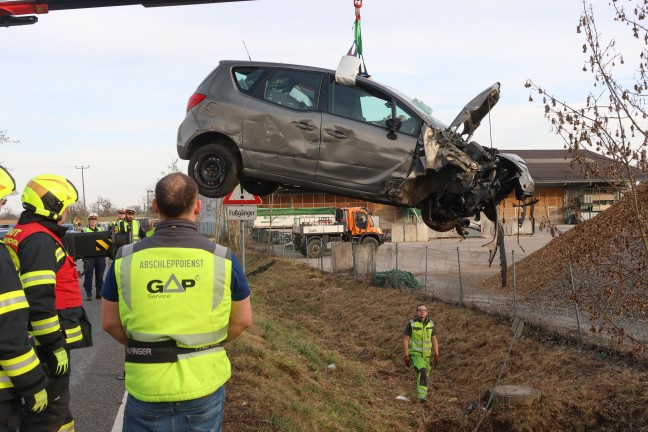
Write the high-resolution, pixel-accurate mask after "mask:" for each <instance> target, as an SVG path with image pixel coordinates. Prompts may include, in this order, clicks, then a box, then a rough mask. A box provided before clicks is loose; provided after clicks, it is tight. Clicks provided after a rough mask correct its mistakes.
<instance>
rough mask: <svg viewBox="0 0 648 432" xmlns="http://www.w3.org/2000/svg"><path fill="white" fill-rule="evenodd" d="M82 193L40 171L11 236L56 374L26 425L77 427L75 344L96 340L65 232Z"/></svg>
mask: <svg viewBox="0 0 648 432" xmlns="http://www.w3.org/2000/svg"><path fill="white" fill-rule="evenodd" d="M77 199H78V193H77V190H76V188H75V187H74V185H73V184H72V183H70V181H69V180H67V179H66V178H64V177H61V176H58V175H54V174H44V175H39V176H37V177H34V178H33V179H31V180H30V181H29V183H28V184H27V186H25V189H24V191H23V194H22V203H23V208H24V209H25V211H23V212H22V214H21V215H20V219H19V220H18V224H17V225H16V226H15V227H14V228H13V229H12V230H11V231H10V232H9V233H8V234H7V235H6V236H5V243H6V244H7V246H9V247H10V248H11V250H12V251H13V254H14V256H16V257H17V259H18V262H19V268H20V281H21V282H22V285H23V288H24V290H25V296H26V298H27V301H28V302H29V330H30V334H31V335H32V336H33V337H34V341H35V344H36V353H37V354H38V357H39V358H40V360H41V363H44V364H45V368H46V371H47V374H48V378H49V380H50V383H49V385H48V387H47V394H48V401H49V405H48V407H47V408H46V409H45V410H44V411H43V412H42V413H40V414H34V413H30V412H26V413H25V412H24V413H23V418H22V423H21V430H24V431H29V432H40V431H48V432H49V431H53V432H56V431H58V432H63V431H65V432H69V431H73V430H74V420H73V419H72V414H71V413H70V368H69V360H68V358H69V350H70V349H74V348H83V347H86V346H91V345H92V335H91V332H90V323H89V321H88V318H87V316H86V314H85V311H84V310H83V306H82V301H83V300H82V297H81V287H80V286H79V274H78V272H77V270H76V262H75V261H74V259H73V258H72V257H71V256H69V255H68V254H67V253H66V252H65V249H64V248H63V244H62V243H61V238H62V237H63V235H65V227H62V226H61V224H62V223H63V222H64V221H65V218H66V216H67V213H68V207H69V206H70V205H71V204H73V203H74V202H76V201H77Z"/></svg>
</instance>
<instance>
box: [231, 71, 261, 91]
mask: <svg viewBox="0 0 648 432" xmlns="http://www.w3.org/2000/svg"><path fill="white" fill-rule="evenodd" d="M263 72H264V69H263V68H261V67H257V66H241V67H237V68H234V69H233V70H232V73H233V74H234V81H235V82H236V86H237V87H238V89H239V90H241V91H242V92H243V93H246V94H252V87H253V86H254V83H256V82H257V80H258V79H259V78H261V77H262V76H263Z"/></svg>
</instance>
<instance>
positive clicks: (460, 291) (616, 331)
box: [252, 243, 648, 358]
mask: <svg viewBox="0 0 648 432" xmlns="http://www.w3.org/2000/svg"><path fill="white" fill-rule="evenodd" d="M354 246H355V245H354ZM252 247H253V248H255V249H257V250H260V249H261V250H263V251H264V252H265V253H270V254H273V255H274V256H277V257H281V258H284V259H290V260H295V261H301V262H304V263H306V264H308V265H310V266H312V267H316V268H318V269H320V270H321V271H323V272H327V273H331V272H333V271H334V263H333V260H332V259H331V256H330V255H329V254H324V255H323V256H321V257H318V258H311V257H304V256H303V255H302V254H301V253H300V252H298V251H295V250H293V248H292V245H291V244H290V243H287V244H285V245H268V244H262V245H260V244H255V243H252ZM353 255H354V256H355V254H353ZM525 256H526V255H525V254H521V253H519V252H518V253H516V252H515V251H513V252H510V253H508V254H507V263H508V266H509V267H508V271H509V272H511V273H512V274H511V275H510V279H509V280H510V282H509V283H508V286H507V287H501V276H500V263H499V257H496V259H495V260H494V261H493V263H492V265H490V266H489V264H488V259H489V252H484V251H466V250H460V249H459V248H449V249H439V248H433V247H431V246H429V245H426V244H421V243H416V244H408V243H385V244H384V245H382V246H381V247H380V248H379V249H378V250H377V252H376V253H375V272H376V274H377V275H378V274H380V273H382V272H393V271H394V270H398V271H399V272H398V273H400V272H403V273H407V274H408V276H409V279H404V280H405V281H407V280H412V278H414V279H416V282H418V287H417V288H412V287H411V286H408V284H407V283H403V286H401V287H398V286H397V288H402V289H408V290H412V289H413V290H416V291H417V292H420V293H421V294H422V295H423V296H425V297H429V298H431V299H436V300H439V301H442V302H445V303H450V304H455V305H460V306H462V307H470V308H476V309H479V310H482V311H485V312H487V313H490V314H496V315H500V316H510V317H511V318H515V317H518V318H521V319H523V320H524V321H525V322H527V323H531V324H534V325H536V326H539V327H541V328H543V329H546V330H548V331H551V332H557V333H560V334H563V335H564V336H567V337H570V338H574V339H576V340H578V341H579V343H581V344H583V343H588V344H595V345H598V346H603V347H610V348H614V349H620V350H628V351H634V352H637V353H639V355H641V356H643V357H644V358H645V357H646V352H645V349H643V348H642V347H645V346H647V345H648V319H645V315H644V316H643V317H642V316H635V317H632V318H628V317H624V316H622V314H618V315H617V314H615V313H607V314H606V316H604V317H602V316H600V315H599V316H597V317H596V318H595V319H592V318H591V316H593V315H590V313H588V312H587V311H588V310H591V301H592V299H591V298H588V297H587V296H586V295H583V290H584V289H589V288H590V287H591V286H592V283H593V281H592V279H591V272H588V271H586V270H584V269H577V268H572V266H571V263H569V265H568V267H569V268H570V274H569V281H568V283H566V285H564V286H561V287H558V288H556V287H553V288H552V290H551V291H550V292H549V291H546V292H545V291H543V292H535V293H529V294H526V295H520V293H518V292H517V287H516V274H515V264H516V262H517V261H520V260H521V259H522V258H524V257H525ZM566 267H567V266H566ZM353 274H354V273H353V271H351V272H349V277H353ZM396 280H398V279H396ZM391 285H393V281H392V282H391ZM608 309H609V310H610V311H612V312H614V311H615V310H617V309H615V308H608ZM640 315H641V314H640ZM610 330H612V331H610ZM619 335H622V336H621V337H619Z"/></svg>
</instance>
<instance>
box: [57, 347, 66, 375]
mask: <svg viewBox="0 0 648 432" xmlns="http://www.w3.org/2000/svg"><path fill="white" fill-rule="evenodd" d="M53 354H54V357H56V371H55V372H54V374H55V375H63V374H65V373H66V372H67V370H68V355H67V352H66V351H65V348H59V349H57V350H56V351H54V353H53Z"/></svg>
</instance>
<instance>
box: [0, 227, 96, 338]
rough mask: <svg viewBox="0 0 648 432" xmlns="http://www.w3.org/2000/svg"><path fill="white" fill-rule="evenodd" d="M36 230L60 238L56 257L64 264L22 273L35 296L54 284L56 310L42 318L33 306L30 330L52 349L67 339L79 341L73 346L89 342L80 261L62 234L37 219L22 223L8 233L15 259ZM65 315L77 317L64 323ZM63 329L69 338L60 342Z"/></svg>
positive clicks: (23, 283)
mask: <svg viewBox="0 0 648 432" xmlns="http://www.w3.org/2000/svg"><path fill="white" fill-rule="evenodd" d="M35 233H45V234H47V235H49V236H50V237H51V238H52V239H53V240H54V241H55V242H56V245H57V248H56V251H55V259H56V262H57V263H61V265H60V267H59V269H58V271H56V270H55V269H51V270H38V271H32V272H28V273H21V274H20V281H21V282H22V285H23V288H24V289H25V290H26V292H28V293H29V295H32V296H39V295H41V294H40V292H41V291H39V289H40V288H41V287H40V285H54V297H55V310H52V311H47V315H48V316H42V317H40V318H38V319H35V318H34V316H33V314H32V313H31V310H30V326H31V330H30V333H31V334H32V335H33V336H35V337H36V340H35V344H36V345H45V346H47V347H48V348H49V349H50V350H53V349H56V348H58V347H60V346H62V345H64V343H67V344H72V343H76V345H75V346H73V347H70V348H78V347H82V346H85V344H84V343H82V339H83V337H82V335H81V326H80V323H79V319H78V317H80V316H81V315H82V310H81V308H82V303H83V299H82V297H81V288H80V286H79V273H78V272H77V269H76V262H75V261H74V259H73V258H72V257H71V256H69V255H68V254H67V253H66V252H65V249H64V248H63V244H62V243H61V241H60V239H59V237H58V236H57V235H56V234H54V233H53V232H52V231H50V230H49V229H47V228H46V227H45V226H43V225H41V224H40V223H37V222H31V223H27V224H18V225H16V226H14V228H13V229H12V230H11V231H10V232H9V233H8V234H7V236H6V237H7V241H6V244H7V246H8V247H9V249H10V251H11V252H12V258H13V259H14V261H19V259H20V254H19V250H20V245H21V243H22V242H23V241H25V239H27V238H28V237H29V236H31V235H33V234H35ZM18 265H19V264H18ZM30 290H31V291H30ZM33 290H36V291H33ZM50 312H51V314H50ZM62 315H66V316H67V315H70V316H73V317H72V318H71V319H66V320H65V322H63V323H61V322H60V321H59V318H60V317H61V316H62ZM77 315H78V316H77ZM61 330H63V334H62V336H63V338H65V342H63V341H62V340H60V342H57V341H58V340H59V338H60V336H58V333H59V331H61Z"/></svg>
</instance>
